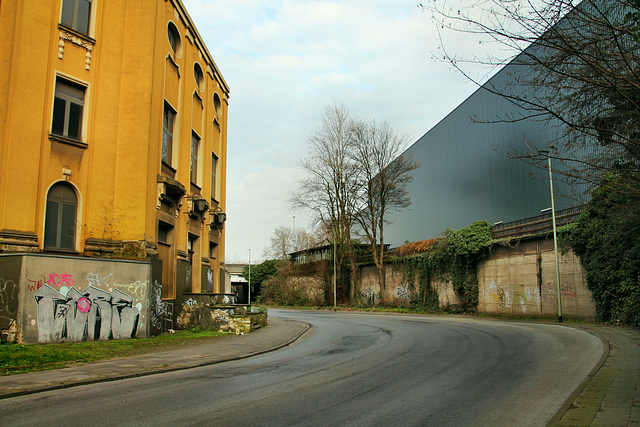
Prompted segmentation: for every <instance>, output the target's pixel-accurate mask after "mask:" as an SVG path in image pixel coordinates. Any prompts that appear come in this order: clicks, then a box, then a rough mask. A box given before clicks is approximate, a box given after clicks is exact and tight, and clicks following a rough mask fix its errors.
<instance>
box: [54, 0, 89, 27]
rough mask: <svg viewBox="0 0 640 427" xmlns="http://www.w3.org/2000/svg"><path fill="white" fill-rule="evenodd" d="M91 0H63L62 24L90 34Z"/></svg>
mask: <svg viewBox="0 0 640 427" xmlns="http://www.w3.org/2000/svg"><path fill="white" fill-rule="evenodd" d="M90 19H91V0H62V20H61V22H62V25H64V26H65V27H67V28H71V29H72V30H75V31H77V32H79V33H81V34H84V35H86V36H88V35H89V20H90Z"/></svg>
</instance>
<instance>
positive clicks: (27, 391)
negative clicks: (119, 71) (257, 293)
mask: <svg viewBox="0 0 640 427" xmlns="http://www.w3.org/2000/svg"><path fill="white" fill-rule="evenodd" d="M291 321H292V322H295V323H297V324H298V326H299V327H300V330H299V331H298V332H296V333H295V334H294V335H293V336H291V337H290V338H288V339H287V340H285V341H282V342H278V343H277V344H275V345H273V346H269V347H265V348H263V349H261V350H257V351H253V352H249V353H244V354H238V355H236V356H230V357H212V358H210V359H209V360H205V361H200V362H194V363H189V364H184V365H181V366H172V367H158V368H148V369H147V370H146V371H143V372H136V373H131V374H116V375H113V376H106V377H100V378H91V379H87V380H77V381H72V382H69V383H64V384H56V385H50V386H42V387H34V388H31V389H25V390H19V391H12V392H8V393H2V392H0V399H8V398H11V397H18V396H26V395H29V394H36V393H43V392H46V391H53V390H61V389H66V388H71V387H79V386H83V385H90V384H97V383H103V382H109V381H119V380H126V379H132V378H139V377H146V376H149V375H157V374H164V373H169V372H176V371H183V370H186V369H193V368H200V367H203V366H211V365H217V364H220V363H225V362H231V361H234V360H242V359H247V358H249V357H253V356H258V355H260V354H265V353H270V352H273V351H276V350H279V349H281V348H284V347H286V346H288V345H291V344H293V343H294V342H296V341H297V340H298V339H300V337H302V335H304V334H305V333H306V332H307V331H308V330H309V329H311V325H310V324H309V323H306V322H301V321H294V320H291ZM96 363H99V362H96Z"/></svg>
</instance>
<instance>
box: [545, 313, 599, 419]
mask: <svg viewBox="0 0 640 427" xmlns="http://www.w3.org/2000/svg"><path fill="white" fill-rule="evenodd" d="M562 326H565V327H568V328H574V329H580V330H581V331H584V332H586V333H588V334H591V335H593V336H594V337H597V338H599V339H600V341H602V345H603V346H604V351H603V352H602V357H600V360H599V361H598V363H597V364H596V366H594V367H593V369H592V370H591V372H589V374H587V376H586V377H585V379H584V380H582V382H581V383H580V385H578V387H577V388H576V389H575V390H574V391H573V393H571V395H570V396H569V397H568V398H567V400H566V401H565V402H564V403H563V404H562V406H561V407H560V409H558V412H556V414H555V415H554V416H553V418H551V420H550V421H549V422H548V423H547V426H548V427H551V426H557V425H559V422H560V420H561V419H562V417H564V415H565V414H566V413H567V411H568V410H569V408H570V407H571V405H572V404H573V402H574V401H575V400H576V398H577V397H578V395H579V394H580V393H582V391H583V390H584V389H585V387H586V386H587V384H589V382H591V380H592V379H593V377H594V376H595V375H596V374H597V373H598V371H599V370H600V368H602V365H604V363H605V362H606V361H607V359H608V358H609V354H610V350H611V343H610V342H609V340H607V339H606V338H604V337H602V336H601V335H599V334H598V333H596V332H594V331H588V330H586V329H584V328H581V327H579V326H573V325H562Z"/></svg>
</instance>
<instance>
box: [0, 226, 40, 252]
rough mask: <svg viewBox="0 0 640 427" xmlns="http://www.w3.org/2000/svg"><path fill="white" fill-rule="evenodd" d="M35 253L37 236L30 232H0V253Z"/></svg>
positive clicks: (4, 230)
mask: <svg viewBox="0 0 640 427" xmlns="http://www.w3.org/2000/svg"><path fill="white" fill-rule="evenodd" d="M3 251H4V252H37V251H38V236H37V235H36V233H34V232H31V231H20V230H9V229H7V228H5V229H2V230H0V252H3Z"/></svg>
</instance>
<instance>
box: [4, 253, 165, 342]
mask: <svg viewBox="0 0 640 427" xmlns="http://www.w3.org/2000/svg"><path fill="white" fill-rule="evenodd" d="M0 267H2V268H1V269H0V293H2V295H1V298H0V318H1V321H2V323H0V329H4V328H6V327H7V326H8V325H9V323H10V322H11V320H13V321H15V323H16V325H17V327H18V330H17V332H16V340H17V341H19V342H24V343H43V342H56V341H82V340H98V339H112V338H116V339H117V338H131V337H133V336H138V337H146V336H149V335H150V329H151V326H152V324H153V323H154V322H157V321H158V320H160V319H156V316H157V315H158V313H159V312H161V310H158V309H157V307H155V305H154V304H156V303H157V301H156V299H155V298H154V295H155V294H158V295H159V293H158V292H154V286H155V287H159V286H160V284H158V283H153V284H152V283H151V266H150V263H149V262H139V261H124V260H106V259H95V258H86V257H71V256H54V255H42V254H9V255H0ZM5 294H6V295H5ZM160 303H162V301H160ZM156 305H157V304H156ZM5 325H6V326H5Z"/></svg>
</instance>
